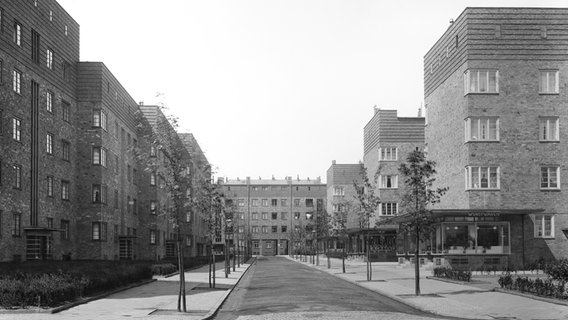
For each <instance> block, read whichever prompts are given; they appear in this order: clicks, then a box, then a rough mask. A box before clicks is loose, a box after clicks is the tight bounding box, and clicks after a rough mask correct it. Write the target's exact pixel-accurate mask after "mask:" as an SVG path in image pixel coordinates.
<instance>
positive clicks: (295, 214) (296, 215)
mask: <svg viewBox="0 0 568 320" xmlns="http://www.w3.org/2000/svg"><path fill="white" fill-rule="evenodd" d="M298 219H300V213H299V212H294V220H298Z"/></svg>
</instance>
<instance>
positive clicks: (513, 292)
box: [493, 288, 568, 306]
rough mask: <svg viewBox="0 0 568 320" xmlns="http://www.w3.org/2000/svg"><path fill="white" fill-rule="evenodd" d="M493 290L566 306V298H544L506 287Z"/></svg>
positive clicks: (567, 302) (567, 303) (567, 304)
mask: <svg viewBox="0 0 568 320" xmlns="http://www.w3.org/2000/svg"><path fill="white" fill-rule="evenodd" d="M493 291H495V292H501V293H506V294H512V295H515V296H521V297H524V298H529V299H533V300H538V301H542V302H548V303H554V304H558V305H561V306H568V301H566V300H558V299H552V298H546V297H541V296H537V295H534V294H530V293H524V292H520V291H516V290H508V289H501V288H495V289H493Z"/></svg>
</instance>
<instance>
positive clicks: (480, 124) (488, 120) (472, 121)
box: [465, 117, 500, 142]
mask: <svg viewBox="0 0 568 320" xmlns="http://www.w3.org/2000/svg"><path fill="white" fill-rule="evenodd" d="M492 122H494V125H495V137H490V134H491V130H490V129H489V128H490V127H491V124H492ZM475 126H476V127H477V132H475V133H474V134H472V132H471V131H472V128H473V127H475ZM499 126H500V123H499V118H498V117H469V118H466V119H465V141H468V142H470V141H499V139H500V137H499V131H500V127H499Z"/></svg>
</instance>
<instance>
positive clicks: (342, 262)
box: [341, 239, 345, 273]
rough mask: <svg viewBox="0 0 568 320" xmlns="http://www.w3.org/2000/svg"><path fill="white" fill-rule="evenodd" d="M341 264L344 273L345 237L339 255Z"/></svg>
mask: <svg viewBox="0 0 568 320" xmlns="http://www.w3.org/2000/svg"><path fill="white" fill-rule="evenodd" d="M341 265H342V266H343V273H345V239H344V240H343V254H342V255H341Z"/></svg>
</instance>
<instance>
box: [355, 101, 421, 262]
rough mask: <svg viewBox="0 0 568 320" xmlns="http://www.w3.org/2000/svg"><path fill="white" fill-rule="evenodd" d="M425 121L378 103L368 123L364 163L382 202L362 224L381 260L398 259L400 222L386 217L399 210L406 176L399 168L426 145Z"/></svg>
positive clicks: (365, 129)
mask: <svg viewBox="0 0 568 320" xmlns="http://www.w3.org/2000/svg"><path fill="white" fill-rule="evenodd" d="M424 121H425V120H424V118H423V117H420V116H419V117H399V116H398V115H397V111H396V110H382V109H379V108H376V107H375V109H374V115H373V117H372V118H371V120H369V122H368V123H367V125H366V126H365V127H364V155H363V163H364V165H365V167H366V168H367V176H368V178H369V180H370V181H372V182H373V183H376V184H375V188H376V190H377V194H378V196H379V198H380V200H381V203H380V205H379V208H378V210H377V212H376V213H375V216H374V217H373V219H371V223H370V224H369V226H362V231H361V237H363V236H364V234H365V233H367V232H370V234H371V243H370V245H371V250H372V252H373V253H374V254H375V255H376V259H377V260H388V261H392V260H396V237H397V231H398V226H397V225H396V224H385V223H383V221H384V220H385V219H389V218H392V217H393V216H396V215H398V214H399V210H400V206H401V197H402V194H403V192H402V191H403V189H404V180H403V178H402V177H401V176H400V174H399V171H398V169H399V167H400V164H401V163H403V162H405V161H406V157H407V155H408V154H409V153H411V152H412V151H414V150H423V149H424V143H425V142H424ZM376 175H377V176H376ZM375 176H376V181H375ZM366 229H370V230H366Z"/></svg>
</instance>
